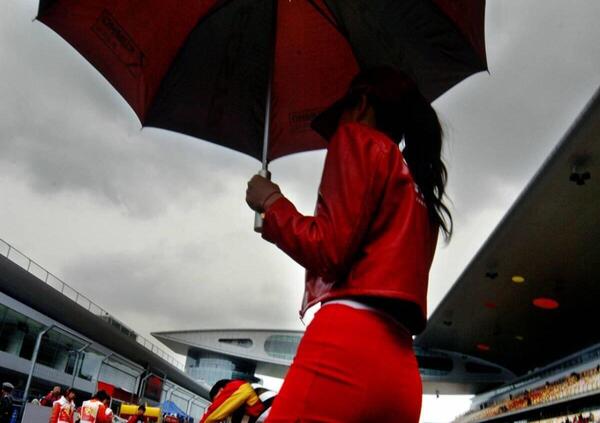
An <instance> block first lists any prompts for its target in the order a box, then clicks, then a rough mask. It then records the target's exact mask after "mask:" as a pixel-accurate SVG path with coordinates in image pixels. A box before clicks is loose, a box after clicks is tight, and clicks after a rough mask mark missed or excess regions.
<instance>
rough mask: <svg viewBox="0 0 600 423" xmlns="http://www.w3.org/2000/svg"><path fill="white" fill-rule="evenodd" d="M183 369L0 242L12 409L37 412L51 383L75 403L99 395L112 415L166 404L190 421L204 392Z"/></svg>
mask: <svg viewBox="0 0 600 423" xmlns="http://www.w3.org/2000/svg"><path fill="white" fill-rule="evenodd" d="M183 369H184V365H183V363H181V362H180V361H179V360H177V359H176V358H175V357H174V355H173V354H172V353H169V352H167V351H165V350H163V349H162V348H159V347H158V346H157V345H156V344H154V343H152V342H151V341H149V340H148V339H146V338H144V337H143V336H141V335H139V334H138V333H136V332H135V331H134V330H133V329H131V328H130V327H128V326H127V325H125V324H124V323H123V322H122V321H120V320H119V319H117V318H116V317H114V316H113V315H111V314H110V313H108V312H107V311H106V310H104V309H103V308H102V307H100V306H98V305H97V304H95V303H94V302H93V301H91V300H90V299H89V298H87V297H86V296H85V295H83V294H81V293H79V292H78V291H76V290H75V289H73V288H72V287H70V286H69V285H67V284H66V283H64V282H63V281H61V280H60V279H59V278H57V277H56V276H54V275H53V274H51V273H50V272H48V271H46V270H45V269H44V268H43V267H42V266H40V265H39V264H37V263H36V262H35V261H33V260H31V259H30V258H29V257H27V256H26V255H25V254H23V253H21V252H20V251H18V250H17V249H15V248H14V247H13V246H12V245H10V244H8V243H7V242H5V241H3V240H0V380H2V381H10V382H11V383H12V384H13V385H14V386H15V390H14V391H13V396H14V397H15V399H16V400H17V404H18V406H22V405H23V404H26V408H28V409H29V410H30V411H31V413H37V412H38V411H40V410H42V409H43V408H44V407H41V408H40V407H37V408H36V407H33V406H31V404H30V401H31V400H32V399H36V398H37V399H39V398H41V397H42V396H43V395H45V394H46V393H48V391H49V390H51V388H52V387H53V386H55V385H59V386H63V387H70V386H72V387H74V388H75V389H76V390H77V391H78V393H79V395H78V396H79V399H80V400H82V399H85V398H86V397H87V398H89V397H90V396H91V395H92V393H93V392H95V391H96V390H98V389H104V390H106V391H107V392H108V393H109V394H110V395H111V396H112V403H111V408H112V409H113V411H114V412H115V413H117V414H118V413H119V408H120V405H121V404H122V403H137V402H144V403H146V404H149V405H154V406H162V405H163V404H165V403H167V402H168V403H173V404H175V405H176V406H177V407H178V408H179V410H181V412H182V414H185V415H187V416H189V417H190V418H193V419H197V418H198V417H199V416H200V415H201V414H202V413H203V411H204V409H205V407H206V405H207V404H208V401H207V400H206V398H208V390H207V388H208V386H207V385H206V384H205V383H203V382H202V381H201V380H193V379H191V378H190V377H189V376H187V375H186V374H185V372H184V371H183ZM34 409H35V410H37V411H35V410H34ZM48 410H49V409H48ZM47 412H49V411H47ZM31 415H33V414H31ZM27 416H28V414H27V410H25V417H23V421H32V420H33V421H40V418H39V416H38V418H32V419H30V420H28V419H27V418H26V417H27ZM46 419H47V416H46Z"/></svg>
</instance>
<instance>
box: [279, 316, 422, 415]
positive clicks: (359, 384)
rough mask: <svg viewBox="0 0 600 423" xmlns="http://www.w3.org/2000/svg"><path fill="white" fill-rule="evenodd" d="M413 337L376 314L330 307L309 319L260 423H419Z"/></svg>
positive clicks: (417, 379) (419, 387)
mask: <svg viewBox="0 0 600 423" xmlns="http://www.w3.org/2000/svg"><path fill="white" fill-rule="evenodd" d="M421 396H422V386H421V376H420V374H419V368H418V365H417V361H416V358H415V355H414V353H413V349H412V337H411V336H410V334H409V333H408V332H407V331H406V330H405V329H403V328H402V327H401V326H400V325H398V324H397V323H395V322H394V321H393V320H392V319H391V318H388V317H386V316H385V315H383V314H380V313H377V312H374V311H369V310H357V309H354V308H351V307H348V306H346V305H341V304H330V305H326V306H324V307H322V308H321V310H319V311H318V312H317V314H316V315H315V317H314V319H313V321H312V322H311V324H310V325H309V327H308V328H307V330H306V333H305V334H304V337H303V338H302V341H301V342H300V345H299V347H298V352H297V354H296V358H295V359H294V362H293V363H292V366H291V367H290V370H289V372H288V374H287V376H286V378H285V381H284V383H283V386H282V387H281V391H280V392H279V394H278V395H277V398H276V399H275V402H274V403H273V407H272V409H271V413H270V415H269V417H268V418H267V423H281V422H286V423H287V422H290V423H291V422H327V423H359V422H360V423H368V422H374V423H387V422H389V423H418V421H419V416H420V413H421Z"/></svg>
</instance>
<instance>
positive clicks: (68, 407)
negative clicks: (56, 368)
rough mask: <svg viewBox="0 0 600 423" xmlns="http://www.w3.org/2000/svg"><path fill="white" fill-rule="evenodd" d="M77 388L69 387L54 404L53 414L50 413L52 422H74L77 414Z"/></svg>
mask: <svg viewBox="0 0 600 423" xmlns="http://www.w3.org/2000/svg"><path fill="white" fill-rule="evenodd" d="M75 396H76V394H75V390H74V389H73V388H68V389H67V390H66V392H65V394H64V395H63V396H61V397H60V399H58V400H56V401H54V404H52V414H50V423H74V421H73V417H74V415H75Z"/></svg>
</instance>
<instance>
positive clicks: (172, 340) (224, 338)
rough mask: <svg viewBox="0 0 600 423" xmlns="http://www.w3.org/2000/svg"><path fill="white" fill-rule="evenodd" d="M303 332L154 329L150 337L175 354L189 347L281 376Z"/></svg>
mask: <svg viewBox="0 0 600 423" xmlns="http://www.w3.org/2000/svg"><path fill="white" fill-rule="evenodd" d="M303 333H304V332H303V331H285V330H263V329H254V330H252V329H220V330H186V331H173V332H154V333H152V336H154V337H155V338H156V339H158V340H159V341H161V342H162V343H163V344H165V345H166V346H168V347H169V348H170V349H171V350H173V351H174V352H176V353H178V354H182V355H188V353H189V351H190V349H197V350H203V351H209V352H212V353H217V354H220V355H223V356H227V357H231V358H233V359H242V360H247V361H250V362H253V363H256V373H259V374H266V375H270V376H274V377H283V376H284V375H285V372H286V371H287V368H288V367H289V365H290V363H291V361H292V359H293V358H294V355H295V354H296V348H297V346H298V343H299V342H300V338H301V337H302V335H303Z"/></svg>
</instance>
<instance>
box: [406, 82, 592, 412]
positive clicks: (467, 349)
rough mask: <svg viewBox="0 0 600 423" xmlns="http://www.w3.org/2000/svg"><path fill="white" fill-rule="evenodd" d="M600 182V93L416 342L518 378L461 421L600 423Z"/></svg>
mask: <svg viewBox="0 0 600 423" xmlns="http://www.w3.org/2000/svg"><path fill="white" fill-rule="evenodd" d="M598 175H600V89H599V90H598V91H597V92H596V93H595V95H594V96H593V97H592V100H591V101H590V102H589V103H588V105H587V107H586V108H585V110H584V111H583V112H582V113H581V115H580V116H579V118H578V119H577V120H576V121H575V123H574V124H573V126H572V127H571V128H570V130H569V131H568V132H567V134H566V135H565V137H564V139H563V140H562V141H561V142H560V143H559V145H558V146H557V148H556V150H555V151H554V152H553V153H552V155H551V156H550V158H549V159H548V160H547V161H546V163H545V164H544V165H543V166H542V168H541V169H540V171H539V172H538V174H537V175H536V176H535V177H534V178H533V180H532V181H531V183H530V184H529V186H528V187H527V188H526V189H525V190H524V192H523V193H522V194H521V196H520V197H519V199H518V200H517V201H516V202H515V204H514V205H513V207H512V208H511V210H509V212H508V213H507V215H506V216H505V217H504V219H503V220H502V221H501V223H500V224H499V225H498V227H497V228H496V229H495V231H494V232H493V233H492V235H491V236H490V237H489V238H488V240H487V241H486V243H485V244H484V245H483V247H482V248H481V249H480V251H479V252H478V253H477V255H476V256H475V257H474V259H473V260H472V262H471V263H470V264H469V265H468V266H467V268H466V269H465V271H464V272H463V274H462V275H461V276H460V277H459V279H458V281H457V282H456V283H455V285H454V286H453V287H452V289H451V290H450V292H449V293H448V294H447V295H446V297H445V298H444V299H443V300H442V302H441V303H440V305H439V306H438V307H437V309H436V310H435V311H434V313H433V315H432V316H431V318H430V320H429V323H428V327H427V329H426V330H425V332H424V333H423V334H421V335H420V336H419V337H418V338H417V339H416V340H415V344H416V346H417V347H419V348H423V349H442V350H447V351H455V352H464V353H466V354H469V355H471V356H474V357H480V358H482V359H485V360H487V361H489V362H491V363H494V364H496V365H498V366H500V367H502V368H505V369H507V370H509V371H511V372H513V373H514V374H515V378H514V379H512V380H509V381H507V382H506V383H503V384H500V385H499V386H496V387H494V388H493V389H486V390H474V391H473V393H474V394H476V396H475V397H474V398H473V400H472V405H471V409H470V410H469V411H468V412H467V413H465V414H464V415H462V416H459V417H458V418H456V419H455V422H456V423H479V422H519V423H521V422H533V421H536V422H553V423H566V422H569V423H573V422H577V423H580V422H588V421H596V422H597V421H600V412H599V411H598V410H600V331H599V330H598V328H597V327H596V322H597V315H598V298H600V284H599V283H598V277H599V273H598V269H600V248H598V245H600V224H599V223H600V184H599V183H598V180H599V179H598ZM473 316H477V319H473Z"/></svg>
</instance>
